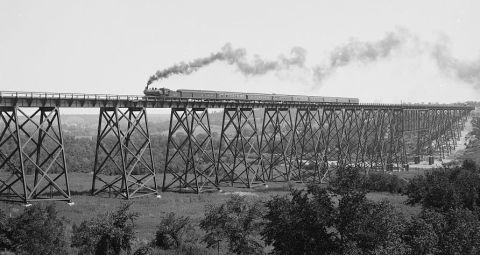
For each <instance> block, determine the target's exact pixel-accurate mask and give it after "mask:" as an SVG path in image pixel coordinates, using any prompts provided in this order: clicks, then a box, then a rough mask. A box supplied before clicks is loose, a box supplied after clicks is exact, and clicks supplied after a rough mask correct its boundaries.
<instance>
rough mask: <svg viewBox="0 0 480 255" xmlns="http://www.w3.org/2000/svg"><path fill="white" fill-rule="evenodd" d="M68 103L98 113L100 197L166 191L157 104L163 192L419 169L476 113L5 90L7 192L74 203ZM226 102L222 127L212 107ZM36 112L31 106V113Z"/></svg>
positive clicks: (0, 144) (3, 195) (449, 146)
mask: <svg viewBox="0 0 480 255" xmlns="http://www.w3.org/2000/svg"><path fill="white" fill-rule="evenodd" d="M61 108H99V110H100V114H99V121H98V134H97V137H96V153H95V159H94V162H95V163H94V165H93V166H92V167H93V169H92V170H93V177H92V189H91V192H92V195H98V194H101V193H105V192H106V193H109V194H112V193H113V194H114V195H116V196H120V197H124V198H126V199H130V198H134V197H139V196H145V195H155V194H157V192H158V188H159V186H160V183H159V181H160V180H157V178H156V175H155V174H156V173H158V169H156V168H155V164H154V160H153V154H152V148H151V139H150V134H149V127H148V120H147V113H146V109H147V108H170V109H171V115H170V126H169V134H168V142H167V144H166V145H165V146H166V158H165V164H164V167H163V169H162V170H163V182H162V191H170V190H171V191H182V192H196V193H199V192H203V191H208V190H220V189H221V187H222V186H223V185H236V186H241V187H247V188H250V187H254V186H255V185H265V184H266V183H268V182H273V181H277V182H284V181H298V182H321V181H324V180H325V179H326V178H328V176H329V170H330V169H332V168H334V167H336V166H360V167H363V168H365V169H372V170H382V171H392V170H408V167H409V164H411V163H412V162H414V163H418V162H419V161H420V160H421V159H422V158H424V157H426V158H427V157H428V159H429V160H430V161H432V159H433V158H434V157H435V158H440V159H441V158H444V157H445V155H447V154H448V153H450V152H452V150H454V149H455V147H456V145H457V144H456V143H457V141H458V139H459V138H460V132H461V130H462V129H463V127H464V123H465V121H466V120H467V117H468V115H469V113H470V111H472V110H473V109H474V108H473V107H467V106H462V105H436V104H355V105H354V104H341V103H334V104H326V103H310V102H272V101H248V100H213V99H211V100H210V99H208V100H204V99H202V100H194V99H182V98H167V97H144V96H118V95H98V94H96V95H93V94H73V93H35V92H5V91H3V92H2V91H0V116H1V121H0V170H1V171H0V199H1V200H6V201H18V202H23V203H30V202H32V201H39V200H60V201H70V200H71V190H70V186H69V179H68V178H69V176H68V171H67V169H68V162H66V158H65V145H64V141H63V134H62V125H61V114H60V109H61ZM215 108H216V109H223V121H222V125H221V130H220V132H219V133H220V134H219V135H216V134H215V133H216V132H213V131H212V126H211V125H210V119H209V111H208V110H209V109H215ZM26 109H29V110H26Z"/></svg>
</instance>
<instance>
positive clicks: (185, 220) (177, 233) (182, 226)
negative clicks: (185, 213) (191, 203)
mask: <svg viewBox="0 0 480 255" xmlns="http://www.w3.org/2000/svg"><path fill="white" fill-rule="evenodd" d="M192 232H193V226H192V223H191V220H190V218H189V217H176V216H175V213H173V212H172V213H169V214H167V216H166V217H165V218H163V219H162V220H161V221H160V224H159V225H158V228H157V232H156V234H155V245H156V246H158V247H160V248H162V249H173V248H178V247H179V246H180V245H182V243H183V242H184V241H185V240H184V239H185V238H186V236H187V235H188V234H191V233H192Z"/></svg>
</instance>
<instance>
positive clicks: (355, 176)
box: [330, 166, 365, 195]
mask: <svg viewBox="0 0 480 255" xmlns="http://www.w3.org/2000/svg"><path fill="white" fill-rule="evenodd" d="M364 182H365V180H364V177H363V176H362V175H361V174H360V171H359V168H356V167H351V166H347V167H337V168H336V170H335V177H334V178H333V179H332V180H331V182H330V190H331V191H332V192H333V193H335V194H338V195H343V194H347V193H350V192H353V191H355V190H361V189H363V187H364V186H365V185H364Z"/></svg>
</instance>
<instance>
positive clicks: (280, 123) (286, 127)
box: [260, 108, 293, 181]
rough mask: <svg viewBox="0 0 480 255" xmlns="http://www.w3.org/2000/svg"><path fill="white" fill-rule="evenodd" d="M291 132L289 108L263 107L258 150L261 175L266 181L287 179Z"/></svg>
mask: <svg viewBox="0 0 480 255" xmlns="http://www.w3.org/2000/svg"><path fill="white" fill-rule="evenodd" d="M292 132H293V126H292V117H291V114H290V110H289V109H282V108H267V109H265V111H264V114H263V124H262V137H261V140H260V152H261V156H262V162H261V163H262V170H263V176H264V178H265V180H266V181H289V178H290V176H289V174H288V173H289V169H290V160H289V156H290V143H291V139H292Z"/></svg>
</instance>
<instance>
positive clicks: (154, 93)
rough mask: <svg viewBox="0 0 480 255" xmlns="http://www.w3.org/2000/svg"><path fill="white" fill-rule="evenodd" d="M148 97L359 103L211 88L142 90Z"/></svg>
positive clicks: (327, 98) (335, 98)
mask: <svg viewBox="0 0 480 255" xmlns="http://www.w3.org/2000/svg"><path fill="white" fill-rule="evenodd" d="M143 93H144V94H145V96H146V97H147V98H148V97H162V98H164V97H168V98H185V99H192V100H234V101H263V102H264V101H267V102H268V101H274V102H311V103H337V104H338V103H340V104H359V100H358V98H349V97H320V96H302V95H282V94H264V93H243V92H228V91H213V90H192V89H178V90H176V91H174V90H171V89H168V88H148V87H146V88H145V90H144V91H143Z"/></svg>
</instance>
